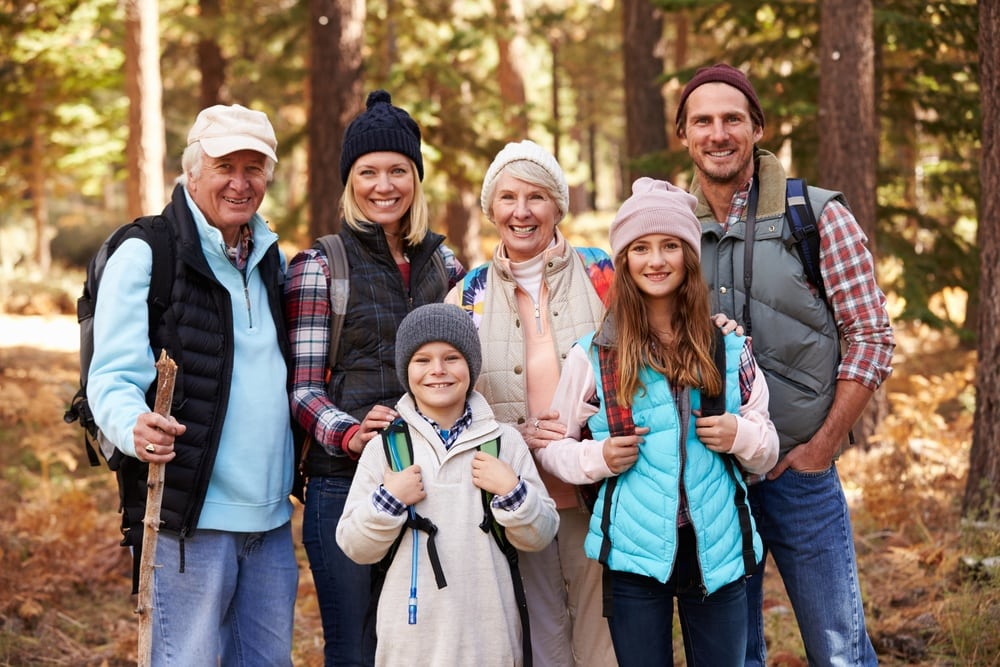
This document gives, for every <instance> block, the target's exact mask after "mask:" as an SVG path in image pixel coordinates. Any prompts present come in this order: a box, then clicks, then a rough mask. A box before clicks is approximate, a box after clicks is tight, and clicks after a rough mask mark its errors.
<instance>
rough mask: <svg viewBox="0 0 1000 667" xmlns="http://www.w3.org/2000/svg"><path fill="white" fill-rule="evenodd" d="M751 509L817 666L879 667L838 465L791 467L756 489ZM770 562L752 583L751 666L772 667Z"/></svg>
mask: <svg viewBox="0 0 1000 667" xmlns="http://www.w3.org/2000/svg"><path fill="white" fill-rule="evenodd" d="M749 498H750V509H751V510H752V511H753V516H754V519H755V520H756V522H757V530H758V531H759V532H760V535H761V537H762V538H763V540H764V549H765V555H766V552H767V551H770V553H771V556H772V557H773V558H774V562H775V564H776V565H777V566H778V572H779V573H780V574H781V579H782V581H783V582H784V584H785V590H786V591H787V592H788V598H789V600H790V601H791V603H792V609H793V610H794V611H795V618H796V620H797V621H798V624H799V632H800V633H801V635H802V642H803V644H804V645H805V649H806V657H807V658H808V660H809V664H810V665H824V666H825V667H826V666H828V667H841V666H846V665H877V664H878V658H877V657H876V656H875V649H874V648H873V647H872V643H871V639H869V637H868V632H867V630H866V629H865V610H864V607H863V606H862V603H861V586H860V584H859V582H858V567H857V562H856V559H855V554H854V534H853V532H852V530H851V515H850V512H849V510H848V507H847V500H846V499H845V498H844V491H843V489H842V488H841V486H840V476H839V475H838V474H837V467H836V466H831V467H830V468H829V469H828V470H826V471H824V472H820V473H803V472H798V471H796V470H792V469H791V468H789V469H788V470H786V471H785V472H784V473H783V474H782V475H781V476H780V477H778V478H777V479H776V480H774V481H768V480H764V481H762V482H759V483H757V484H753V485H751V486H750V493H749ZM763 578H764V565H763V564H761V567H760V569H759V570H758V572H757V573H756V574H755V575H754V576H753V577H751V578H750V581H749V584H748V587H747V602H748V604H749V605H750V633H749V637H748V641H747V655H746V664H747V665H748V666H750V665H753V666H755V667H763V666H764V665H766V664H767V662H766V656H767V647H766V646H765V644H764V614H763V611H762V606H761V605H762V602H763V598H764V593H763Z"/></svg>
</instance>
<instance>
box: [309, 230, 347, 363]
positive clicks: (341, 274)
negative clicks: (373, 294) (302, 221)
mask: <svg viewBox="0 0 1000 667" xmlns="http://www.w3.org/2000/svg"><path fill="white" fill-rule="evenodd" d="M313 247H314V248H317V249H319V250H322V251H323V254H324V255H326V261H327V264H329V266H330V345H329V352H328V356H327V367H328V368H331V369H332V368H334V366H336V364H337V361H339V359H340V334H341V332H343V330H344V316H345V315H346V314H347V301H348V298H349V297H350V295H351V287H350V281H349V279H348V277H347V272H348V269H349V268H350V267H349V266H348V264H347V252H346V251H345V250H344V239H342V238H340V235H339V234H326V235H325V236H321V237H319V238H318V239H316V243H314V244H313Z"/></svg>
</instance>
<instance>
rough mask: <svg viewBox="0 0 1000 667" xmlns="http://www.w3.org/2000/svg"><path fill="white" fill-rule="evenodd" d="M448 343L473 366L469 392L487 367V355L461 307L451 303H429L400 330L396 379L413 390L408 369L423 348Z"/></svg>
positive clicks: (415, 312)
mask: <svg viewBox="0 0 1000 667" xmlns="http://www.w3.org/2000/svg"><path fill="white" fill-rule="evenodd" d="M438 341H440V342H444V343H448V344H449V345H451V346H452V347H454V348H455V349H456V350H458V351H459V352H461V353H462V356H463V357H465V362H466V363H467V364H469V393H471V392H472V388H473V387H475V386H476V380H477V379H478V378H479V371H480V369H482V367H483V352H482V347H481V345H480V343H479V332H477V331H476V325H475V324H474V323H473V322H472V318H471V317H469V313H467V312H466V311H465V310H463V309H462V308H461V307H459V306H456V305H454V304H450V303H429V304H426V305H423V306H420V307H419V308H416V309H414V310H412V311H410V314H409V315H407V316H406V317H404V318H403V321H402V322H401V323H400V324H399V329H397V330H396V377H397V378H399V383H400V384H401V385H403V387H404V388H405V389H406V391H410V382H409V374H408V372H407V367H408V366H409V365H410V359H411V358H413V355H414V354H415V353H416V351H417V350H419V349H420V348H421V347H422V346H424V345H426V344H427V343H435V342H438Z"/></svg>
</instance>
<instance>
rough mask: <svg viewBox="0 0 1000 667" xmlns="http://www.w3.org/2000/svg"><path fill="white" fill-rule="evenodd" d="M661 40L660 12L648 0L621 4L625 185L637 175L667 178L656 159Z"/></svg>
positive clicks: (660, 144) (661, 140)
mask: <svg viewBox="0 0 1000 667" xmlns="http://www.w3.org/2000/svg"><path fill="white" fill-rule="evenodd" d="M662 38H663V13H662V12H661V11H660V10H659V9H657V8H656V7H654V6H653V4H652V2H650V0H625V1H624V2H623V3H622V49H623V50H624V52H625V54H624V60H625V99H626V100H627V102H626V104H625V133H626V150H627V151H628V153H627V155H626V158H627V161H628V164H627V171H628V182H629V183H631V182H632V181H633V180H635V179H636V178H637V177H638V176H652V177H654V178H666V177H667V175H668V174H667V172H666V170H664V169H663V168H662V163H661V162H660V161H659V160H657V159H656V158H657V157H660V158H662V156H663V154H664V153H666V150H667V129H666V128H667V120H666V111H665V109H664V100H663V92H662V90H661V87H662V82H661V79H662V77H663V58H662V57H661V56H660V53H659V49H660V40H661V39H662ZM650 157H651V158H653V160H652V161H651V160H649V159H648V158H650ZM644 158H646V159H644Z"/></svg>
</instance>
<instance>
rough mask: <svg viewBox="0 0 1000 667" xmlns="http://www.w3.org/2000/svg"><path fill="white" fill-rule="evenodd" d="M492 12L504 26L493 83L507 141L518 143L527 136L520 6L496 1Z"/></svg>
mask: <svg viewBox="0 0 1000 667" xmlns="http://www.w3.org/2000/svg"><path fill="white" fill-rule="evenodd" d="M494 10H495V11H496V16H497V20H498V22H499V24H500V25H501V26H505V28H502V29H501V32H500V33H499V34H498V36H497V52H498V54H499V63H498V66H497V81H498V83H499V84H500V102H501V104H502V105H503V117H504V127H506V128H508V130H507V132H508V135H507V137H506V138H507V139H508V140H510V141H520V140H522V139H525V138H527V136H528V111H527V106H526V105H527V97H526V96H525V92H524V73H523V72H522V71H521V67H522V63H523V62H524V60H525V58H524V51H525V48H524V36H523V33H524V4H523V3H522V2H521V0H496V2H495V3H494Z"/></svg>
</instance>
